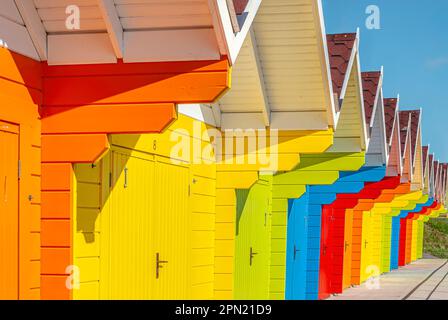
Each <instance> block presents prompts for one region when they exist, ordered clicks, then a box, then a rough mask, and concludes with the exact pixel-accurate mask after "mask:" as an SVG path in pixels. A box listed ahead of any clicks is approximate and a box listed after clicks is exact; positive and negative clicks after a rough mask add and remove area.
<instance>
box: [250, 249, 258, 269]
mask: <svg viewBox="0 0 448 320" xmlns="http://www.w3.org/2000/svg"><path fill="white" fill-rule="evenodd" d="M257 254H258V252H254V249H253V248H252V247H250V261H249V265H250V266H252V262H253V260H254V257H255V256H256V255H257Z"/></svg>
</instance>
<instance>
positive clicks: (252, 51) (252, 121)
mask: <svg viewBox="0 0 448 320" xmlns="http://www.w3.org/2000/svg"><path fill="white" fill-rule="evenodd" d="M229 1H230V0H229ZM210 2H216V0H214V1H210ZM219 2H221V1H219ZM222 2H224V3H225V2H226V1H224V0H223V1H222ZM254 2H260V8H259V9H258V12H257V17H256V19H255V21H254V23H253V25H252V27H251V30H250V32H249V33H248V36H247V37H246V39H245V40H244V42H243V47H242V49H241V52H240V54H239V56H238V59H237V60H236V62H235V64H234V66H233V69H232V89H231V90H229V91H228V92H227V93H226V94H225V95H224V96H222V97H220V99H219V101H218V102H217V103H216V105H214V106H213V109H214V110H213V111H214V114H213V115H214V117H213V118H214V119H215V121H216V126H217V127H220V128H222V129H236V128H237V129H266V128H271V129H278V130H328V129H330V128H334V127H335V126H336V123H337V110H336V107H335V103H334V95H333V92H332V90H331V80H330V77H331V75H330V66H329V59H328V50H327V41H326V36H325V26H324V22H323V12H322V10H321V9H322V8H321V5H320V1H316V0H300V1H286V2H285V1H282V3H281V5H279V3H278V0H263V1H260V0H255V1H254V0H251V1H249V3H248V7H250V6H251V4H252V3H254ZM246 11H247V9H246ZM243 18H244V17H241V19H243ZM305 21H306V22H305ZM304 35H306V36H304Z"/></svg>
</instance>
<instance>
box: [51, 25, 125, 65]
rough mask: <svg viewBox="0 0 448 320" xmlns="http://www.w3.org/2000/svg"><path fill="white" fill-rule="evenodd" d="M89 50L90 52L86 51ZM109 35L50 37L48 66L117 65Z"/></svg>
mask: <svg viewBox="0 0 448 320" xmlns="http://www.w3.org/2000/svg"><path fill="white" fill-rule="evenodd" d="M86 48H88V50H86ZM116 62H117V58H116V56H115V52H114V49H113V48H112V44H111V43H110V38H109V35H108V34H107V33H88V34H63V35H49V36H48V64H49V65H73V64H100V63H116Z"/></svg>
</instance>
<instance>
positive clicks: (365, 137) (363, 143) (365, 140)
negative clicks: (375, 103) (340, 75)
mask: <svg viewBox="0 0 448 320" xmlns="http://www.w3.org/2000/svg"><path fill="white" fill-rule="evenodd" d="M355 48H356V50H355V51H356V52H355V53H356V59H355V63H356V67H357V70H358V72H357V76H358V91H359V101H360V104H361V124H362V126H361V148H362V149H364V150H367V148H368V147H369V142H370V137H369V136H368V135H367V128H366V121H365V119H366V112H365V109H364V91H363V88H362V74H361V61H360V57H359V29H358V30H356V41H355Z"/></svg>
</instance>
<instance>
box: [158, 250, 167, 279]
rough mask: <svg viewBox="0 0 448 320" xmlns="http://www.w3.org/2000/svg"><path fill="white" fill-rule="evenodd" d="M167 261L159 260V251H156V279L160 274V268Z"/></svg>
mask: <svg viewBox="0 0 448 320" xmlns="http://www.w3.org/2000/svg"><path fill="white" fill-rule="evenodd" d="M167 263H168V261H166V260H160V253H158V252H157V253H156V279H159V276H160V269H162V268H163V265H164V264H167Z"/></svg>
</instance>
